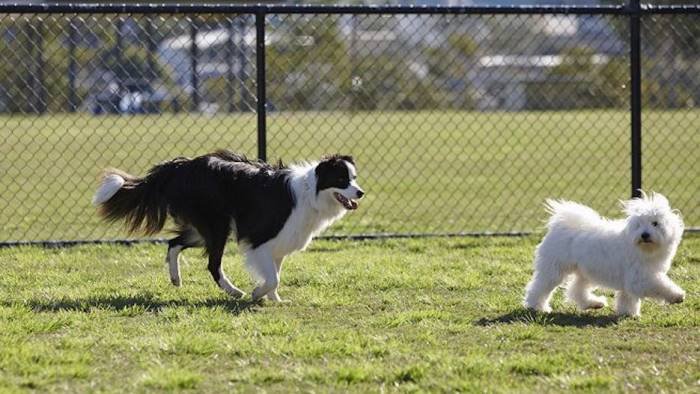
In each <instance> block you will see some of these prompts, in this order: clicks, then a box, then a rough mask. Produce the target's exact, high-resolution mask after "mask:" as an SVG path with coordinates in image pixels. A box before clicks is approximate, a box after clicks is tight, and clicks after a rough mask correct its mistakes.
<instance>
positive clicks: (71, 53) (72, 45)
mask: <svg viewBox="0 0 700 394" xmlns="http://www.w3.org/2000/svg"><path fill="white" fill-rule="evenodd" d="M77 41H78V29H77V28H76V26H75V20H74V19H73V18H71V19H69V20H68V112H75V110H76V109H77V108H78V95H77V94H76V91H75V89H76V88H75V80H76V75H77V73H78V72H77V60H76V58H75V50H76V46H77Z"/></svg>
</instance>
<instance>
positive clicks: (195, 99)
mask: <svg viewBox="0 0 700 394" xmlns="http://www.w3.org/2000/svg"><path fill="white" fill-rule="evenodd" d="M197 30H199V26H197V17H193V18H192V20H191V21H190V73H191V75H190V84H191V85H192V105H191V107H190V108H191V110H192V112H196V111H198V110H199V102H200V95H199V74H198V72H197V68H198V65H197V60H198V59H197V58H198V57H199V53H198V48H197Z"/></svg>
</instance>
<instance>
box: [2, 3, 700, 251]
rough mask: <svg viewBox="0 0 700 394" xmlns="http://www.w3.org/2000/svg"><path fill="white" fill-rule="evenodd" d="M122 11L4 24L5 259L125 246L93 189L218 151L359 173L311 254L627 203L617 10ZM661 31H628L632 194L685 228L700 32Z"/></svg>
mask: <svg viewBox="0 0 700 394" xmlns="http://www.w3.org/2000/svg"><path fill="white" fill-rule="evenodd" d="M71 7H72V8H71ZM125 7H128V6H123V7H122V8H116V9H115V8H110V7H109V6H102V7H100V6H90V7H88V6H84V7H83V8H81V7H80V6H65V7H63V8H61V7H55V9H53V10H52V9H51V8H47V9H43V10H41V12H38V13H37V12H30V13H27V12H28V11H31V10H32V9H29V10H27V9H25V8H18V9H17V11H25V12H24V13H10V12H9V11H10V10H14V9H13V8H8V7H5V8H2V9H3V10H5V13H3V14H0V15H1V16H0V68H1V70H0V126H1V127H0V134H1V135H2V142H3V143H2V146H1V147H0V155H1V156H2V158H1V159H0V229H1V230H0V243H5V244H8V243H16V242H24V241H47V240H58V241H93V240H117V239H123V238H124V237H125V233H124V231H123V229H122V228H121V227H120V226H119V225H115V226H109V225H106V224H104V223H102V222H100V221H99V219H98V217H97V215H96V214H95V210H94V208H93V207H92V206H91V205H90V198H91V195H92V193H93V191H94V190H95V188H96V187H97V183H98V177H99V174H100V171H101V169H103V168H105V167H118V168H120V169H123V170H125V171H127V172H130V173H133V174H144V173H145V171H147V170H148V168H149V167H150V166H152V165H153V164H155V163H158V162H160V161H163V160H168V159H170V158H173V157H176V156H194V155H198V154H203V153H206V152H210V151H213V150H214V149H217V148H227V149H230V150H234V151H237V152H240V153H244V154H246V155H248V156H249V157H262V158H267V159H269V160H270V161H277V160H278V159H282V160H283V161H284V162H294V161H302V160H314V159H318V158H320V157H321V156H322V155H324V154H329V153H335V152H340V153H344V154H352V155H354V156H355V158H356V161H357V163H358V172H359V180H360V183H361V184H362V185H363V188H364V189H365V190H366V191H367V192H368V194H367V197H366V198H365V199H363V202H362V204H361V206H360V209H359V210H357V211H355V212H352V213H350V214H349V215H347V216H346V218H345V219H343V220H342V221H340V222H339V223H338V224H336V225H335V226H334V227H333V228H332V229H331V230H330V231H329V232H327V233H326V235H336V236H359V235H362V236H375V235H387V234H393V235H406V234H462V233H514V232H530V231H539V230H541V227H542V224H543V221H544V219H545V213H544V210H543V205H542V203H543V201H544V199H545V198H550V197H555V198H567V199H574V200H578V201H581V202H584V203H587V204H589V205H591V206H593V207H595V208H597V209H599V210H600V211H601V212H603V213H604V214H608V215H618V213H617V211H618V206H617V202H616V201H617V200H618V199H625V198H627V197H629V194H630V182H631V181H630V179H631V175H630V173H631V164H630V162H631V160H630V155H631V150H632V142H631V137H630V135H631V134H630V124H631V123H632V121H633V117H634V113H631V112H630V97H631V94H632V93H631V89H632V88H634V86H633V84H632V82H633V78H632V75H633V74H631V71H630V70H631V69H632V70H633V69H634V67H631V66H632V65H631V64H630V59H631V57H630V50H631V49H632V48H631V42H633V41H631V39H630V38H631V37H633V36H634V35H633V34H631V33H632V32H631V30H630V26H632V25H631V24H630V18H631V16H630V11H629V8H624V7H622V6H609V7H588V8H581V7H579V8H566V9H563V8H562V9H558V10H557V9H556V8H542V9H541V10H539V11H540V12H537V11H538V9H536V8H530V9H526V8H522V9H521V8H515V7H513V8H507V9H489V8H484V7H482V8H471V9H461V8H460V9H449V8H445V9H437V8H434V9H426V10H425V12H424V13H421V11H420V10H419V9H406V8H391V7H384V8H370V7H364V8H362V7H354V8H353V7H338V8H323V7H316V8H309V7H264V6H252V7H240V6H239V7H234V6H231V7H228V8H227V7H225V6H220V7H206V6H200V7H199V8H197V6H190V7H189V8H187V7H186V8H184V9H181V8H175V7H176V6H174V7H171V8H162V7H161V8H152V7H155V6H149V7H150V8H146V7H145V6H142V7H139V6H132V8H133V9H127V8H125ZM163 7H167V6H163ZM673 10H674V11H673V12H658V13H654V12H651V11H650V10H646V12H644V13H642V14H641V18H640V19H641V24H640V25H639V26H640V28H641V59H642V63H641V77H642V84H641V87H640V88H641V93H642V94H641V100H642V106H643V108H644V111H643V113H642V124H643V133H642V136H643V139H642V145H641V153H642V157H643V171H642V172H641V174H640V175H642V176H643V178H642V179H643V184H642V185H643V187H644V189H647V190H655V191H658V192H661V193H664V194H666V195H667V196H669V198H670V200H671V202H672V205H674V207H675V208H678V209H680V210H681V211H682V212H683V214H684V217H685V221H686V224H687V225H688V226H689V227H698V226H700V214H699V213H698V212H700V200H699V199H698V198H697V195H698V194H699V193H700V163H699V158H700V156H699V155H698V153H697V152H698V151H700V132H699V131H698V130H700V108H699V107H700V79H698V78H697V75H698V73H699V72H700V39H699V38H698V37H700V16H699V14H698V10H699V9H698V7H697V6H696V7H685V8H683V9H682V10H681V11H679V10H678V9H676V8H673ZM35 11H38V10H35ZM54 11H55V12H54ZM256 21H257V22H256ZM262 37H264V38H262ZM261 77H262V79H261ZM259 97H264V98H265V100H264V102H265V104H266V105H264V106H263V105H262V104H263V103H262V102H259V100H258V98H259Z"/></svg>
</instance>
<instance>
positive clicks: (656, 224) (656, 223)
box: [651, 222, 659, 227]
mask: <svg viewBox="0 0 700 394" xmlns="http://www.w3.org/2000/svg"><path fill="white" fill-rule="evenodd" d="M651 225H652V226H654V227H657V226H658V225H659V222H651Z"/></svg>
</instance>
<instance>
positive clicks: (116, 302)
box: [25, 294, 259, 315]
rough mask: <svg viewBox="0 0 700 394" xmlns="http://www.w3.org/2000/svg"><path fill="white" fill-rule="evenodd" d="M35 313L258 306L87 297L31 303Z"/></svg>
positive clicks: (220, 301) (149, 296) (217, 300)
mask: <svg viewBox="0 0 700 394" xmlns="http://www.w3.org/2000/svg"><path fill="white" fill-rule="evenodd" d="M25 305H26V306H29V307H30V308H31V309H32V310H33V311H36V312H61V311H77V312H89V311H90V310H92V309H104V310H112V311H117V312H122V311H124V312H126V311H129V310H130V309H133V308H136V309H141V310H143V311H146V312H151V313H157V312H159V311H162V310H163V309H164V308H168V307H194V308H216V307H219V308H223V309H224V310H226V311H228V312H230V313H232V314H234V315H239V314H241V313H243V312H246V311H254V307H255V306H257V305H259V303H256V302H253V301H250V300H235V299H230V298H229V299H227V298H210V299H206V300H194V301H191V300H181V299H179V300H161V299H159V298H157V297H155V296H153V295H152V294H136V295H113V296H92V297H86V298H77V299H72V298H61V299H55V300H29V301H27V302H26V303H25Z"/></svg>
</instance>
